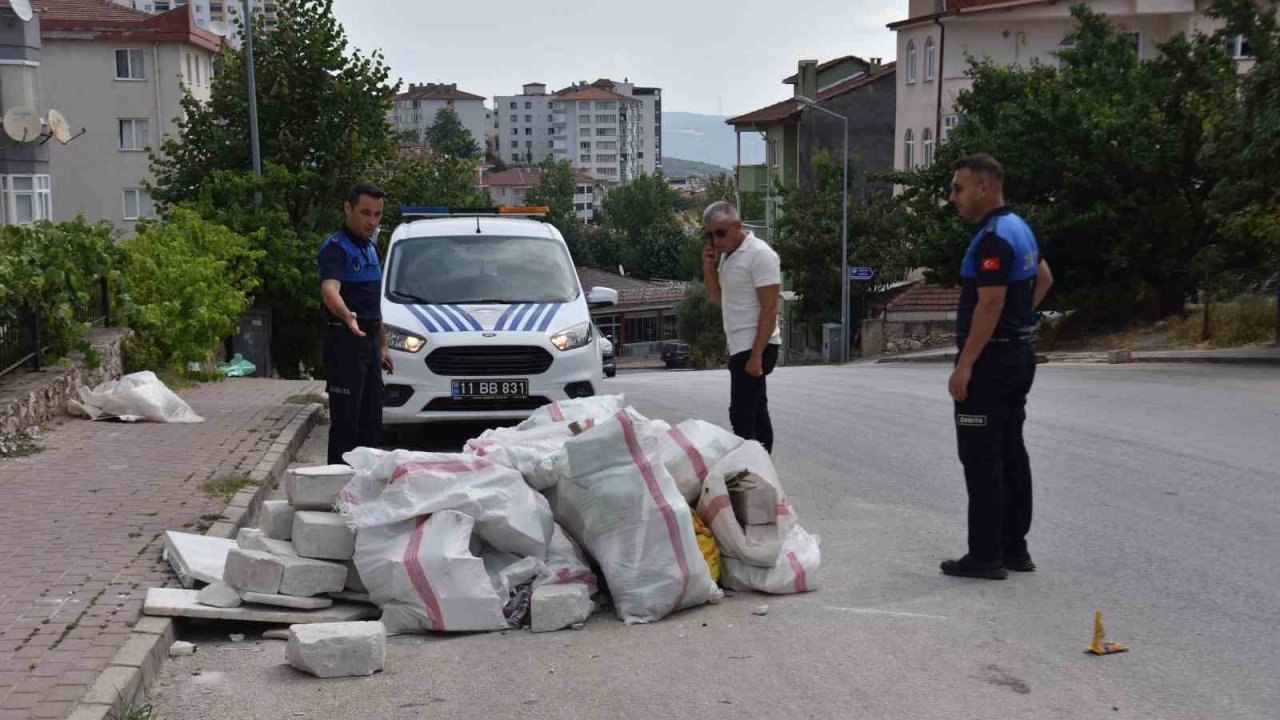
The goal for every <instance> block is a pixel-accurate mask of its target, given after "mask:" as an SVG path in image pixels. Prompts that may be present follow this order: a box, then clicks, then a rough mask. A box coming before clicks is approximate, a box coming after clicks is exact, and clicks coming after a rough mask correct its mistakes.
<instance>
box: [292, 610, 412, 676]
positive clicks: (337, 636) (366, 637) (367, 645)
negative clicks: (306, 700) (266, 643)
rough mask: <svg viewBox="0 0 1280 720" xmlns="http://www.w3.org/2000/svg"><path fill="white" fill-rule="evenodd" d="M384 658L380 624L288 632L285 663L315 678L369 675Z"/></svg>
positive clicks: (316, 626) (319, 625)
mask: <svg viewBox="0 0 1280 720" xmlns="http://www.w3.org/2000/svg"><path fill="white" fill-rule="evenodd" d="M386 656H387V629H386V628H385V627H383V625H382V623H380V622H349V623H317V624H314V625H295V626H294V627H291V628H289V646H288V647H287V648H286V649H285V659H286V660H287V661H288V662H289V664H290V665H292V666H293V667H295V668H297V669H299V670H302V671H303V672H309V673H311V674H312V675H315V676H316V677H321V678H333V677H352V676H359V675H372V674H374V673H376V672H378V671H380V670H382V666H383V664H384V663H385V662H386Z"/></svg>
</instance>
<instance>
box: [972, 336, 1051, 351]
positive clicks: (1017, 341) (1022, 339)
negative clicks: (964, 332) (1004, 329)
mask: <svg viewBox="0 0 1280 720" xmlns="http://www.w3.org/2000/svg"><path fill="white" fill-rule="evenodd" d="M968 339H969V338H967V337H962V338H956V347H958V348H960V349H961V350H963V349H964V343H965V341H966V340H968ZM1031 340H1032V337H1031V336H1030V335H1014V336H1009V337H993V338H991V339H990V340H988V341H987V343H996V344H997V345H1025V344H1029V343H1030V342H1031Z"/></svg>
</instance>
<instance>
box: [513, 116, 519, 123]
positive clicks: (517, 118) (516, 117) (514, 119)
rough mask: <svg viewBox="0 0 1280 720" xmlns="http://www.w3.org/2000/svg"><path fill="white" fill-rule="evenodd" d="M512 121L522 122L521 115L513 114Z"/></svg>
mask: <svg viewBox="0 0 1280 720" xmlns="http://www.w3.org/2000/svg"><path fill="white" fill-rule="evenodd" d="M511 122H520V116H519V115H512V116H511Z"/></svg>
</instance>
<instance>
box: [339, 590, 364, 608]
mask: <svg viewBox="0 0 1280 720" xmlns="http://www.w3.org/2000/svg"><path fill="white" fill-rule="evenodd" d="M329 597H331V598H333V599H334V600H346V601H347V602H354V603H364V604H366V605H372V604H373V598H372V597H370V596H369V593H360V592H351V591H350V590H343V591H342V592H331V593H329Z"/></svg>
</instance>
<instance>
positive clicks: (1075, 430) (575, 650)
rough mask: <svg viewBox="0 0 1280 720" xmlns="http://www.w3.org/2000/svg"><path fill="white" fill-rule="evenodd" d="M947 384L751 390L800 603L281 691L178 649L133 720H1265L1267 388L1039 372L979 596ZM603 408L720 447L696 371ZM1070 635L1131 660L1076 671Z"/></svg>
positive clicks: (265, 663) (298, 681) (449, 646)
mask: <svg viewBox="0 0 1280 720" xmlns="http://www.w3.org/2000/svg"><path fill="white" fill-rule="evenodd" d="M947 371H948V368H947V367H946V366H941V365H929V366H865V365H864V366H851V367H844V368H828V367H817V368H794V369H792V368H784V369H779V370H778V371H777V372H776V373H775V374H774V375H773V376H771V377H770V380H769V383H770V396H771V408H772V410H773V417H774V424H775V427H776V430H777V435H778V440H777V447H776V448H775V456H774V457H775V462H776V464H777V466H778V468H779V472H780V475H781V477H782V479H783V482H784V484H785V486H786V488H787V490H788V493H789V495H790V496H791V499H792V502H793V504H794V506H795V507H796V509H797V511H798V513H799V517H800V521H801V523H802V524H803V525H804V526H805V527H806V528H807V529H809V530H810V531H812V532H816V533H818V534H820V535H821V537H822V550H823V568H822V573H821V578H820V589H819V590H818V591H816V592H812V593H809V594H806V595H803V596H786V597H761V596H756V595H750V594H738V595H736V596H734V597H731V598H729V599H727V600H726V601H725V602H724V603H723V604H721V605H717V606H707V607H703V608H699V609H695V610H691V611H686V612H683V613H680V614H678V615H675V616H672V617H669V618H667V619H666V620H664V621H663V622H661V623H657V624H655V625H650V626H632V627H626V626H623V625H622V624H621V623H619V622H618V621H617V620H615V619H613V618H612V617H608V616H604V615H596V616H594V617H593V618H592V620H591V621H590V622H589V623H588V624H587V627H586V629H585V630H582V631H578V632H574V631H566V632H560V633H552V634H545V635H533V634H530V633H527V632H518V631H516V632H507V633H495V634H488V635H470V636H450V637H400V638H393V639H392V640H391V642H390V644H389V648H388V658H387V669H386V671H385V672H384V673H381V674H379V675H377V676H375V677H372V678H360V679H343V680H316V679H314V678H311V677H308V676H304V675H301V674H299V673H296V672H294V671H292V670H291V669H290V668H288V667H287V666H285V665H283V664H282V663H283V657H284V643H283V642H279V641H258V642H256V643H254V642H252V638H254V637H256V635H251V636H250V637H251V641H250V642H247V643H242V644H238V645H237V644H232V643H230V642H228V641H227V640H226V633H228V632H232V631H233V630H231V629H229V628H227V627H225V626H217V625H215V626H206V627H203V628H188V630H187V634H188V635H189V636H190V638H192V639H194V640H195V641H196V642H197V643H199V644H200V652H199V653H197V654H196V655H195V656H194V657H189V658H180V659H176V660H174V661H171V662H169V663H167V665H166V667H165V669H164V672H163V676H162V679H161V681H160V683H159V697H158V700H157V709H158V710H159V713H160V716H161V717H164V718H171V719H173V718H218V719H219V720H223V719H227V718H290V717H313V718H321V717H323V718H339V717H341V718H418V717H432V718H499V717H501V718H529V719H532V718H616V717H642V718H679V719H681V720H688V719H690V718H698V719H699V720H702V719H704V718H732V719H734V720H740V719H742V718H769V719H770V720H780V719H782V718H851V717H853V718H890V717H892V718H919V719H924V718H939V719H942V718H946V719H948V720H950V719H953V718H997V717H999V718H1006V717H1007V718H1055V717H1061V718H1213V719H1215V720H1219V719H1222V718H1269V719H1274V718H1277V717H1280V632H1277V627H1278V626H1280V370H1277V369H1274V368H1243V367H1242V368H1235V367H1223V366H1218V367H1208V366H1083V365H1081V366H1069V365H1050V366H1042V367H1041V368H1040V373H1039V376H1038V378H1037V381H1036V387H1035V389H1034V390H1033V393H1032V399H1031V403H1030V407H1029V415H1030V420H1029V423H1028V428H1027V439H1028V443H1029V447H1030V452H1031V457H1032V465H1033V468H1034V472H1035V477H1036V480H1035V483H1036V493H1037V496H1036V503H1037V505H1036V516H1035V522H1034V525H1033V527H1032V533H1031V536H1030V541H1031V550H1032V553H1033V555H1034V557H1035V559H1036V562H1037V563H1038V564H1039V566H1040V570H1039V572H1036V573H1033V574H1026V575H1023V574H1014V575H1013V576H1011V577H1010V578H1009V579H1008V580H1006V581H1002V582H992V581H981V580H965V579H957V578H949V577H946V576H943V575H941V574H939V572H938V569H937V564H938V562H939V561H940V560H941V559H943V558H945V557H950V556H954V555H958V554H960V553H961V552H962V547H963V539H964V486H963V481H962V478H961V474H960V466H959V463H958V461H957V460H956V458H955V449H954V430H953V428H952V425H951V415H950V404H949V402H948V400H947V398H946V395H945V383H946V377H947ZM606 390H610V391H614V392H625V393H626V394H627V396H628V399H629V400H630V402H631V403H632V404H633V405H635V406H636V408H637V409H639V410H640V411H641V412H643V413H645V414H647V415H649V416H651V417H661V418H664V419H667V420H671V421H678V420H680V419H683V418H686V417H700V418H704V419H707V420H711V421H714V422H719V423H722V424H727V412H726V408H725V405H726V403H727V398H728V376H727V374H725V373H723V372H705V373H698V372H673V373H662V372H655V373H639V374H626V375H622V376H619V377H618V378H616V379H614V380H610V381H608V384H607V386H606ZM460 432H461V431H454V432H453V435H458V434H459V433H460ZM461 437H465V434H462V435H461ZM460 439H461V438H455V437H453V436H452V435H451V434H450V433H449V432H447V431H445V432H442V431H439V430H436V431H432V432H430V433H428V434H426V435H422V436H419V437H418V441H419V442H427V443H428V444H430V445H432V446H433V447H448V446H449V445H450V444H451V443H455V442H457V441H458V440H460ZM762 602H767V603H768V605H769V607H770V612H769V614H768V615H767V616H763V617H757V616H753V615H752V613H751V609H752V608H753V607H754V606H756V605H758V604H760V603H762ZM1095 610H1101V611H1103V612H1104V613H1105V618H1106V623H1107V629H1108V631H1109V634H1110V636H1111V637H1112V638H1114V639H1119V640H1122V641H1124V642H1126V643H1127V644H1129V645H1130V646H1131V647H1132V651H1131V652H1129V653H1125V654H1122V655H1113V656H1108V657H1093V656H1088V655H1085V654H1083V652H1082V651H1083V650H1084V648H1085V646H1086V645H1087V644H1088V642H1089V639H1090V635H1091V630H1092V618H1093V612H1094V611H1095ZM251 630H252V629H251ZM197 671H198V672H199V674H194V673H195V672H197Z"/></svg>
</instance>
